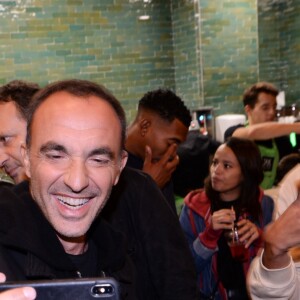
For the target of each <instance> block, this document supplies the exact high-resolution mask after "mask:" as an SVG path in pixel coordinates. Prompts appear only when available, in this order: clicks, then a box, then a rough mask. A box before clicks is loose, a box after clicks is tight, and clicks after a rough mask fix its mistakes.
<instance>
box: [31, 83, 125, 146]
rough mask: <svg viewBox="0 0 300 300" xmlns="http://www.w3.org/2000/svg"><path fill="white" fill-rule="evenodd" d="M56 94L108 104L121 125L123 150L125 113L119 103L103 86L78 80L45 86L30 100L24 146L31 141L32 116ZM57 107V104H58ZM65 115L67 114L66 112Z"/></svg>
mask: <svg viewBox="0 0 300 300" xmlns="http://www.w3.org/2000/svg"><path fill="white" fill-rule="evenodd" d="M58 92H66V93H69V94H71V95H74V96H77V97H80V98H83V99H84V98H86V97H88V96H96V97H99V98H101V99H103V100H104V101H106V102H107V103H108V104H110V105H111V107H112V108H113V110H114V111H115V112H116V114H117V116H118V118H119V121H120V125H121V131H122V132H121V147H122V149H124V147H125V135H126V117H125V112H124V110H123V108H122V106H121V104H120V102H119V101H118V100H117V99H116V98H115V97H114V96H113V95H112V94H111V93H110V92H109V91H108V90H106V89H105V88H104V87H103V86H101V85H99V84H97V83H94V82H91V81H87V80H80V79H69V80H61V81H57V82H54V83H52V84H49V85H47V86H46V87H44V88H43V89H41V90H40V91H39V92H38V93H36V94H35V96H34V97H33V99H32V103H31V105H30V106H29V109H28V111H27V119H28V123H27V137H26V144H27V146H29V145H30V141H31V127H32V122H33V118H34V114H35V112H36V110H37V109H38V108H39V106H40V105H41V104H42V103H43V102H44V101H45V100H47V99H48V98H49V97H50V96H51V95H53V94H55V93H58ZM58 105H59V103H58ZM66 114H67V112H66Z"/></svg>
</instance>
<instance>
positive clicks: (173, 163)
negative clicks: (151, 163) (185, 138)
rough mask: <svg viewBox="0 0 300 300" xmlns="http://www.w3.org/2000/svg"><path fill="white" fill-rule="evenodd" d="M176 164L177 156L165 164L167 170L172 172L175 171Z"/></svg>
mask: <svg viewBox="0 0 300 300" xmlns="http://www.w3.org/2000/svg"><path fill="white" fill-rule="evenodd" d="M178 164H179V156H178V155H175V157H174V158H173V159H172V160H169V161H168V162H167V165H168V169H169V170H170V171H172V172H173V171H175V169H176V167H177V166H178Z"/></svg>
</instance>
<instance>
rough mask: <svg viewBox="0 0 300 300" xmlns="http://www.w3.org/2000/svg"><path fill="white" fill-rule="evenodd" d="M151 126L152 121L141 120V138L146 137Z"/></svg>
mask: <svg viewBox="0 0 300 300" xmlns="http://www.w3.org/2000/svg"><path fill="white" fill-rule="evenodd" d="M150 126H151V121H150V120H149V119H141V120H140V122H139V127H140V132H141V136H145V135H146V133H147V131H148V129H149V127H150Z"/></svg>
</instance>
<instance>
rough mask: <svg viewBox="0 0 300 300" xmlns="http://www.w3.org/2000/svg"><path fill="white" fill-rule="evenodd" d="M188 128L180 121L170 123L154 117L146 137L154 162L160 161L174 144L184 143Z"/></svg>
mask: <svg viewBox="0 0 300 300" xmlns="http://www.w3.org/2000/svg"><path fill="white" fill-rule="evenodd" d="M187 133H188V128H187V127H185V126H184V125H183V123H181V121H179V120H178V119H175V120H174V121H173V122H171V123H169V122H166V121H164V120H162V119H161V118H159V117H154V119H153V120H152V122H151V125H150V126H149V128H148V130H147V133H146V135H145V144H146V145H149V146H150V147H151V149H152V158H153V162H157V161H159V160H160V159H161V158H162V156H163V155H164V154H165V153H166V151H167V150H168V148H169V147H170V146H171V145H172V144H177V145H179V144H180V143H182V142H184V141H185V139H186V136H187Z"/></svg>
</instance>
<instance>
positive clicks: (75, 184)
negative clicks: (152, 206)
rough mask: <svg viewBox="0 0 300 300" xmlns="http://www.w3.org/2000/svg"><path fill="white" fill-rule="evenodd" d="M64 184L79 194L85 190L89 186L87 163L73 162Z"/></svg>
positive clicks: (68, 169) (67, 171) (66, 173)
mask: <svg viewBox="0 0 300 300" xmlns="http://www.w3.org/2000/svg"><path fill="white" fill-rule="evenodd" d="M64 183H65V184H66V185H67V186H68V187H69V188H70V189H71V190H72V191H73V192H76V193H78V192H80V191H82V190H84V189H85V188H86V187H87V186H88V184H89V177H88V170H87V168H86V165H85V162H83V161H81V160H72V161H71V162H70V165H69V166H68V168H67V170H66V172H65V175H64Z"/></svg>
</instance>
